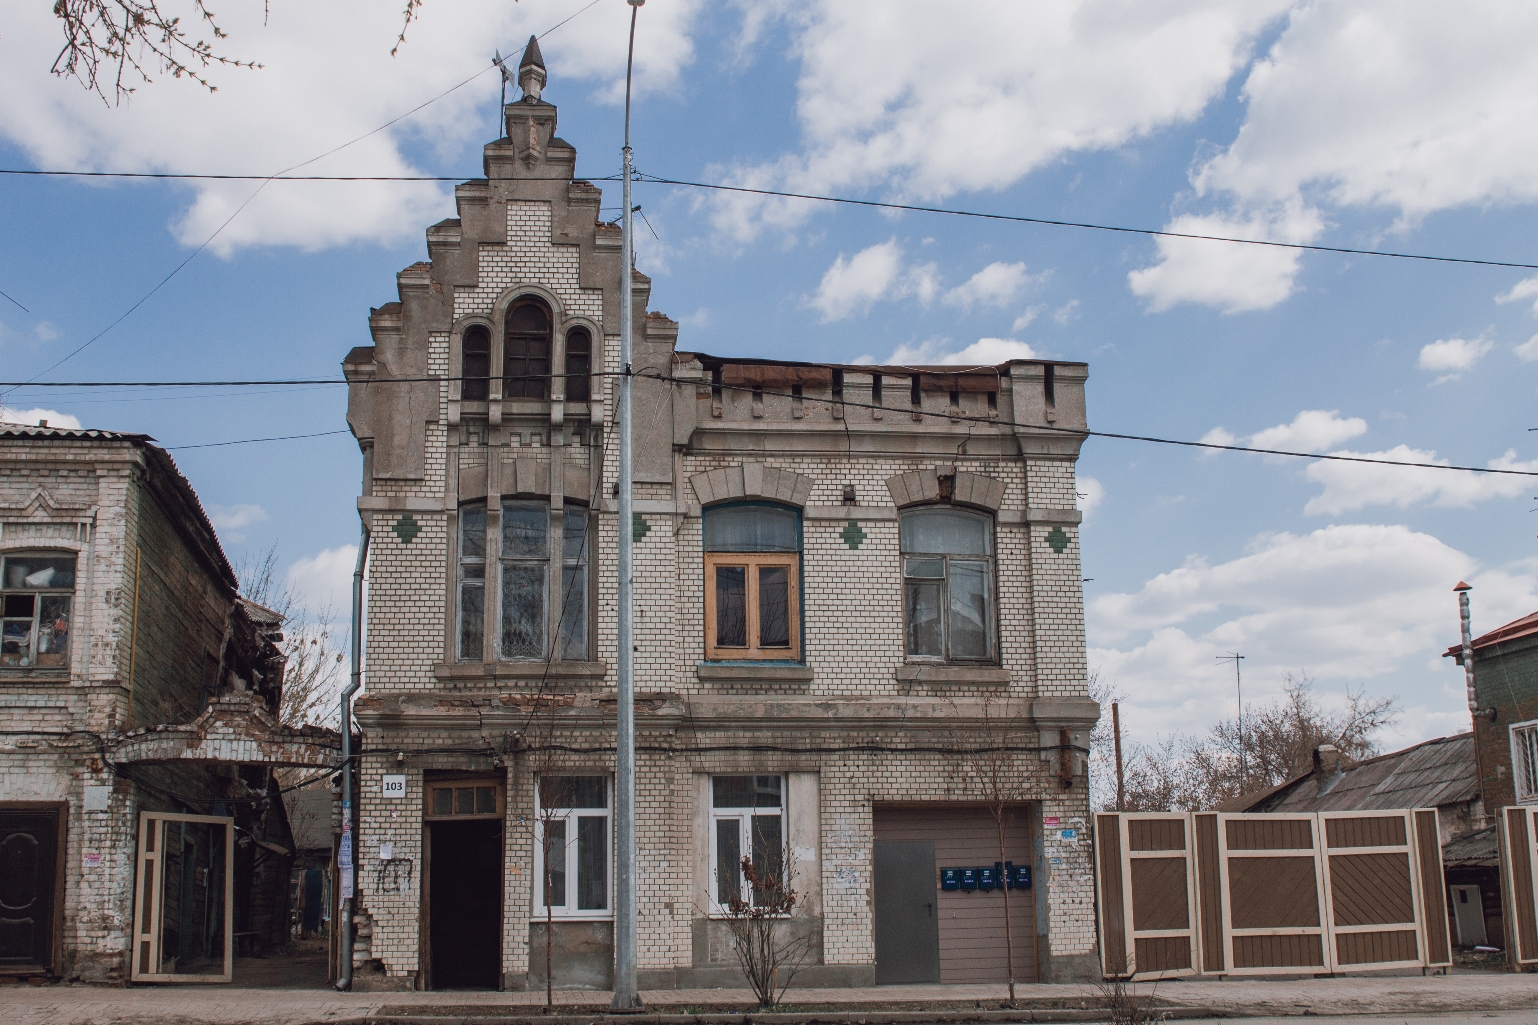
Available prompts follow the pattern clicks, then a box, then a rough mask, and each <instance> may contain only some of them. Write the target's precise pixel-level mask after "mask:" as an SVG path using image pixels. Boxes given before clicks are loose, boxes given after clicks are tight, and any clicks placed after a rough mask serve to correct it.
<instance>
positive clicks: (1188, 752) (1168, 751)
mask: <svg viewBox="0 0 1538 1025" xmlns="http://www.w3.org/2000/svg"><path fill="white" fill-rule="evenodd" d="M1285 681H1286V682H1285V684H1284V688H1283V696H1282V698H1281V699H1280V700H1279V701H1275V702H1272V703H1270V704H1266V705H1261V706H1259V707H1258V708H1254V709H1253V710H1251V711H1247V712H1246V713H1245V716H1244V721H1243V723H1242V724H1240V723H1237V722H1228V721H1224V722H1220V723H1218V724H1216V725H1214V726H1213V727H1212V728H1211V729H1210V730H1209V731H1208V732H1207V735H1206V736H1205V737H1203V738H1200V739H1196V738H1191V737H1170V738H1167V739H1166V740H1164V741H1162V742H1160V743H1158V744H1155V745H1153V746H1141V745H1139V746H1136V747H1135V748H1134V749H1133V754H1132V757H1131V758H1130V759H1129V760H1128V765H1127V810H1129V811H1172V810H1176V809H1202V808H1211V807H1213V806H1215V805H1218V804H1221V803H1223V802H1224V801H1227V800H1230V799H1232V798H1235V797H1239V796H1241V795H1243V794H1250V793H1256V792H1258V791H1261V790H1264V789H1266V788H1267V787H1273V786H1276V785H1277V784H1279V783H1284V782H1286V781H1287V780H1289V779H1292V778H1294V777H1296V776H1299V775H1301V774H1303V773H1306V772H1308V771H1309V770H1310V769H1311V768H1312V766H1313V753H1314V748H1316V747H1318V746H1319V745H1320V744H1334V745H1335V746H1336V747H1337V748H1339V749H1340V752H1341V756H1342V758H1341V760H1342V763H1343V764H1350V763H1352V762H1357V761H1361V760H1363V759H1366V758H1371V757H1372V756H1374V755H1376V754H1377V753H1378V747H1377V744H1376V740H1375V738H1376V737H1377V735H1378V734H1379V732H1381V731H1382V730H1383V729H1384V728H1385V727H1387V726H1389V725H1391V724H1392V723H1393V722H1395V721H1396V720H1397V719H1398V718H1399V715H1400V709H1399V705H1398V703H1397V700H1396V699H1395V698H1393V697H1372V696H1369V695H1368V694H1367V693H1366V692H1365V691H1361V690H1356V691H1350V690H1348V691H1347V692H1346V702H1345V706H1344V707H1343V708H1341V709H1339V710H1333V711H1332V710H1330V709H1327V708H1325V707H1323V706H1321V705H1320V704H1319V702H1318V700H1317V699H1316V698H1315V696H1314V690H1313V681H1312V680H1311V679H1309V677H1308V675H1307V674H1306V673H1303V672H1300V673H1298V674H1297V675H1293V674H1292V673H1288V674H1287V675H1286V677H1285ZM1241 725H1242V729H1241Z"/></svg>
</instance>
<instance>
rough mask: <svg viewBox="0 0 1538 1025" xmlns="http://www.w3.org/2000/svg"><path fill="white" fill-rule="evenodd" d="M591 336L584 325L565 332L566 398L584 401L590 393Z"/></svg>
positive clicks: (572, 400)
mask: <svg viewBox="0 0 1538 1025" xmlns="http://www.w3.org/2000/svg"><path fill="white" fill-rule="evenodd" d="M592 372H593V336H592V335H590V334H588V333H587V328H585V327H574V328H572V329H571V330H570V331H568V332H566V400H567V401H568V402H586V401H587V400H588V399H589V398H590V397H591V395H592V382H591V380H590V379H589V375H590V374H592Z"/></svg>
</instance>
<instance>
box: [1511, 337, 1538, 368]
mask: <svg viewBox="0 0 1538 1025" xmlns="http://www.w3.org/2000/svg"><path fill="white" fill-rule="evenodd" d="M1511 351H1512V352H1514V353H1516V354H1517V359H1519V360H1521V361H1522V362H1524V363H1533V362H1538V335H1533V337H1531V338H1529V339H1528V340H1527V341H1525V342H1523V343H1522V344H1521V345H1519V346H1517V347H1516V348H1515V349H1512V350H1511Z"/></svg>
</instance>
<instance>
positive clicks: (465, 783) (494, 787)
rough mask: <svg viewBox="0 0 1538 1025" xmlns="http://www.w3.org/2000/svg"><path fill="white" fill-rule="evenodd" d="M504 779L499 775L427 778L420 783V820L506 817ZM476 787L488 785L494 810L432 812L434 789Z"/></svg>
mask: <svg viewBox="0 0 1538 1025" xmlns="http://www.w3.org/2000/svg"><path fill="white" fill-rule="evenodd" d="M504 783H505V780H503V779H502V777H500V776H466V777H465V778H464V779H428V780H424V781H423V783H422V821H424V822H466V821H471V820H475V819H481V820H487V819H503V818H506V817H507V795H506V794H505V792H504V789H505V788H504V786H503V784H504ZM476 787H490V788H491V791H492V795H493V799H494V800H495V801H496V805H497V807H496V810H495V811H490V812H466V813H456V812H450V813H449V814H448V815H438V814H435V813H434V812H433V792H434V791H435V790H465V789H472V790H473V789H474V788H476Z"/></svg>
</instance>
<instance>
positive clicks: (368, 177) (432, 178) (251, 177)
mask: <svg viewBox="0 0 1538 1025" xmlns="http://www.w3.org/2000/svg"><path fill="white" fill-rule="evenodd" d="M360 138H361V137H360ZM315 159H316V160H319V159H320V157H316V158H315ZM313 162H314V161H306V162H305V163H313ZM294 166H295V167H303V166H304V164H295V165H294ZM0 174H11V175H21V176H31V177H38V178H158V179H163V180H170V181H180V180H188V181H233V182H463V181H476V180H482V181H484V180H485V179H474V178H466V177H465V176H464V175H462V174H287V173H282V172H280V173H278V174H180V173H173V172H170V171H34V170H27V169H17V168H0ZM618 177H619V176H618V175H613V174H610V175H604V176H602V177H598V178H592V177H588V176H586V175H567V174H562V175H553V176H550V177H529V178H525V177H521V176H520V177H519V179H518V180H519V181H524V182H553V181H563V182H564V181H573V180H582V181H617V180H618ZM0 294H3V293H0ZM7 298H10V297H9V296H7ZM11 301H12V302H15V300H14V299H13V300H11ZM18 305H19V304H18ZM29 312H30V311H29Z"/></svg>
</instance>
